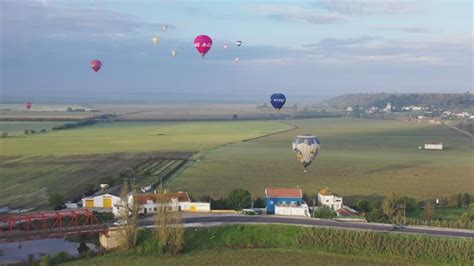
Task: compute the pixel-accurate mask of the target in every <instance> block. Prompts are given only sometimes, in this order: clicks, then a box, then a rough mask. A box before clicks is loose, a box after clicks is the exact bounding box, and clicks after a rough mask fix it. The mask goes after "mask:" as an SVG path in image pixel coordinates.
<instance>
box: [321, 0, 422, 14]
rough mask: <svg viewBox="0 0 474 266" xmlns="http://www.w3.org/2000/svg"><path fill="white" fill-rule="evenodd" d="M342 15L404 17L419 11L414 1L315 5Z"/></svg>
mask: <svg viewBox="0 0 474 266" xmlns="http://www.w3.org/2000/svg"><path fill="white" fill-rule="evenodd" d="M315 5H316V6H318V7H321V8H324V9H327V10H329V11H331V12H333V13H337V14H343V15H351V16H352V15H359V16H360V15H404V14H416V13H419V12H420V11H421V6H420V1H414V0H402V1H400V0H321V1H320V2H318V3H316V4H315Z"/></svg>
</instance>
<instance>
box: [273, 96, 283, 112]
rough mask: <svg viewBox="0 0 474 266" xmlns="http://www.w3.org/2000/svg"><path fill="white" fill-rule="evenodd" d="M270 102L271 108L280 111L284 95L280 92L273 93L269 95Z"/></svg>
mask: <svg viewBox="0 0 474 266" xmlns="http://www.w3.org/2000/svg"><path fill="white" fill-rule="evenodd" d="M270 102H271V104H272V105H273V108H275V109H278V111H280V109H281V108H282V107H283V105H285V103H286V97H285V95H284V94H282V93H274V94H272V96H271V97H270Z"/></svg>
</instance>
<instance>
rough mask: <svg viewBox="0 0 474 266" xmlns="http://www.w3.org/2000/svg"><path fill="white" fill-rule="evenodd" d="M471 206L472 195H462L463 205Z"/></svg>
mask: <svg viewBox="0 0 474 266" xmlns="http://www.w3.org/2000/svg"><path fill="white" fill-rule="evenodd" d="M469 204H471V195H470V194H469V193H464V194H462V205H463V206H469Z"/></svg>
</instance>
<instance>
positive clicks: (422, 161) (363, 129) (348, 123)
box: [169, 118, 474, 199]
mask: <svg viewBox="0 0 474 266" xmlns="http://www.w3.org/2000/svg"><path fill="white" fill-rule="evenodd" d="M295 125H297V126H298V127H299V128H298V129H296V130H295V131H290V132H285V133H281V134H277V135H272V136H269V137H265V138H260V139H257V140H254V141H249V142H243V143H235V144H231V145H227V146H225V147H220V148H218V149H215V150H211V151H208V152H205V153H202V155H201V160H200V161H198V162H195V163H194V164H192V165H191V166H190V167H188V168H187V169H185V170H184V171H183V172H182V173H181V175H179V176H177V177H175V178H174V179H172V180H171V181H170V183H169V185H170V186H171V187H172V188H174V189H178V188H179V189H181V190H186V191H189V192H190V193H191V195H193V196H195V197H200V196H201V195H210V196H211V197H215V198H216V197H220V196H225V195H227V194H228V193H229V192H230V191H231V190H232V189H233V188H238V187H241V188H244V189H247V190H249V191H251V193H252V194H253V196H255V197H256V196H260V197H263V196H264V195H263V193H264V189H265V187H296V186H297V185H299V186H300V187H301V188H302V189H303V191H305V192H306V193H308V194H309V195H315V194H316V193H317V191H318V190H319V189H320V188H322V187H329V188H331V189H332V190H333V191H335V192H336V193H339V194H341V195H343V196H344V197H345V198H346V199H348V198H351V197H352V198H354V197H379V196H383V195H386V194H388V193H390V192H399V193H401V194H403V195H407V196H412V197H415V198H417V199H424V198H426V197H433V196H439V195H448V194H451V193H458V192H469V193H473V192H474V179H473V175H474V165H473V164H472V162H473V143H472V141H471V140H470V139H468V138H466V137H464V136H462V135H460V134H459V133H457V132H455V131H453V130H451V129H449V128H447V127H444V126H441V125H437V126H434V125H428V124H421V123H408V122H400V121H390V120H367V119H345V118H343V119H308V120H295ZM302 133H311V134H315V135H317V136H318V137H319V138H320V141H321V153H320V156H319V157H318V158H317V159H316V161H315V162H314V163H313V164H312V165H311V166H310V167H309V171H308V173H306V174H305V173H303V171H302V167H301V166H300V165H299V164H298V162H297V160H296V159H295V154H294V153H293V152H292V151H291V141H292V139H293V138H294V137H295V135H297V134H302ZM426 141H441V142H443V144H444V146H445V150H443V151H441V152H439V151H426V150H418V147H419V146H422V145H423V144H424V143H425V142H426Z"/></svg>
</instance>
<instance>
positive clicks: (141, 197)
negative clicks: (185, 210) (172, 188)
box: [134, 191, 191, 204]
mask: <svg viewBox="0 0 474 266" xmlns="http://www.w3.org/2000/svg"><path fill="white" fill-rule="evenodd" d="M165 195H166V198H167V199H168V200H169V201H171V199H178V202H191V199H190V198H189V195H188V193H187V192H182V191H179V192H168V193H166V194H165ZM134 197H135V198H136V200H137V202H138V204H146V203H147V201H149V200H151V201H153V202H155V201H156V200H158V194H153V193H146V194H135V195H134Z"/></svg>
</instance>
